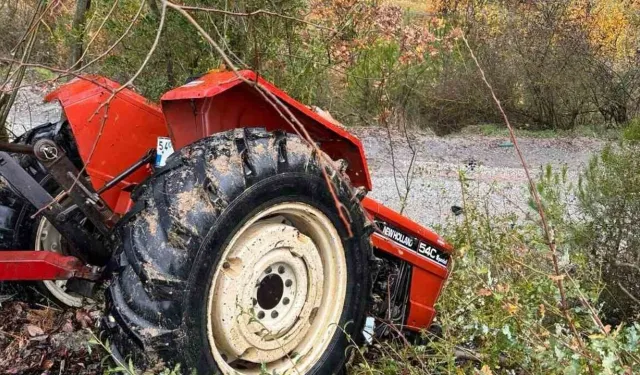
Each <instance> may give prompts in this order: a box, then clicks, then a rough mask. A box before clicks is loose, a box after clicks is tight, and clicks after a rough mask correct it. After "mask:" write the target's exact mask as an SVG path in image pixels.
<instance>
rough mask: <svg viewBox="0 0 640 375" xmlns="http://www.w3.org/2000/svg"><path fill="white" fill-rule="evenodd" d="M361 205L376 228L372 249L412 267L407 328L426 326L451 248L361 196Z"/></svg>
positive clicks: (430, 232)
mask: <svg viewBox="0 0 640 375" xmlns="http://www.w3.org/2000/svg"><path fill="white" fill-rule="evenodd" d="M362 206H363V207H364V209H365V210H366V211H367V213H368V214H369V215H370V216H371V218H372V220H374V221H375V222H376V224H377V227H378V230H377V231H375V232H374V233H373V234H372V235H371V242H372V244H373V247H374V248H376V249H378V250H379V251H382V252H385V253H387V254H390V255H393V256H395V257H397V258H399V259H402V260H404V261H406V262H407V263H409V264H411V265H412V266H413V272H412V275H411V287H410V289H409V315H408V317H407V328H410V329H414V330H419V329H423V328H426V327H428V326H429V325H430V324H431V322H432V321H433V318H434V317H435V314H436V311H435V309H434V305H435V303H436V300H437V299H438V297H439V296H440V291H441V290H442V287H443V286H444V282H445V281H446V279H447V277H448V276H449V259H450V256H451V252H452V251H453V248H452V246H451V245H450V244H448V243H447V242H446V241H445V240H444V239H443V238H442V237H440V236H439V235H438V234H436V233H435V232H433V231H432V230H430V229H429V228H426V227H423V226H421V225H420V224H418V223H416V222H414V221H412V220H411V219H409V218H407V217H406V216H402V215H401V214H399V213H397V212H395V211H393V210H392V209H390V208H388V207H386V206H384V205H383V204H381V203H379V202H377V201H376V200H374V199H371V198H369V197H365V198H364V199H363V200H362Z"/></svg>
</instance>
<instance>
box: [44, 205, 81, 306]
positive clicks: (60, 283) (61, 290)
mask: <svg viewBox="0 0 640 375" xmlns="http://www.w3.org/2000/svg"><path fill="white" fill-rule="evenodd" d="M34 250H36V251H43V250H47V251H53V252H56V253H60V254H63V253H64V252H63V251H62V235H61V234H60V232H58V230H57V229H56V228H55V227H54V226H53V225H51V223H50V222H49V221H48V220H47V219H46V218H44V217H43V218H42V219H40V223H39V224H38V230H37V232H36V240H35V244H34ZM42 284H43V285H44V287H45V288H47V290H48V291H49V293H51V295H53V296H54V297H55V298H56V299H57V300H58V301H60V302H61V303H63V304H65V305H67V306H72V307H80V306H82V297H78V296H74V295H71V294H69V293H67V292H66V290H67V282H66V281H65V280H45V281H42Z"/></svg>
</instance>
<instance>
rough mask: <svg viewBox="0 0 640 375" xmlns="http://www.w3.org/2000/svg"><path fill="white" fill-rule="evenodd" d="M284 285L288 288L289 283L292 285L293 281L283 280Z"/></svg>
mask: <svg viewBox="0 0 640 375" xmlns="http://www.w3.org/2000/svg"><path fill="white" fill-rule="evenodd" d="M284 285H285V286H286V287H287V288H288V287H290V286H291V285H293V281H291V280H287V281H285V282H284Z"/></svg>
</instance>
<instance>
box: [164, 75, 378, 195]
mask: <svg viewBox="0 0 640 375" xmlns="http://www.w3.org/2000/svg"><path fill="white" fill-rule="evenodd" d="M238 73H239V75H241V76H242V77H243V78H244V79H245V80H248V81H256V80H257V82H258V83H259V84H260V85H262V87H264V88H265V89H266V90H268V91H269V92H270V93H271V94H273V95H274V96H275V97H277V98H278V99H279V100H280V101H281V102H282V103H284V104H285V105H286V106H287V107H288V109H289V110H290V111H291V112H292V113H293V115H294V116H295V117H296V119H298V121H299V122H300V123H302V125H303V126H304V127H305V129H306V130H307V132H309V134H310V135H311V138H312V139H313V140H314V141H315V142H317V143H318V145H319V147H320V149H322V151H324V152H325V153H327V154H328V155H329V156H330V157H331V158H332V159H334V160H338V159H344V160H346V161H347V162H348V163H349V168H348V171H347V174H348V175H349V177H350V178H351V182H352V183H353V184H354V186H363V187H364V188H365V189H367V190H371V188H372V187H371V177H370V176H369V168H368V167H367V160H366V158H365V156H364V149H363V147H362V143H360V140H359V139H358V138H356V137H355V136H354V135H353V134H351V133H349V132H348V131H346V130H345V129H344V128H342V126H340V125H339V124H338V123H337V122H334V121H331V120H330V119H328V118H326V117H323V116H321V115H320V114H318V113H316V112H314V111H312V110H311V109H310V108H309V107H307V106H305V105H304V104H302V103H300V102H298V101H296V100H295V99H293V98H291V97H290V96H289V95H287V94H286V93H285V92H283V91H281V90H279V89H278V88H276V87H275V86H273V85H272V84H271V83H269V82H267V81H265V80H264V79H262V77H260V76H258V75H257V74H256V73H255V72H253V71H250V70H242V71H240V72H238ZM265 95H266V94H265ZM161 100H162V111H163V113H164V116H165V118H166V120H167V124H168V127H169V132H170V133H171V139H172V141H173V146H174V148H175V149H179V148H181V147H183V146H185V145H187V144H189V143H192V142H194V141H195V140H197V139H200V138H202V137H206V136H208V135H211V134H215V133H219V132H221V131H224V130H229V129H236V128H245V127H264V128H266V129H267V130H269V131H273V130H278V129H279V130H284V131H287V132H289V133H296V132H297V131H296V129H293V128H291V126H290V125H288V124H287V121H286V120H285V119H283V118H282V116H281V115H280V114H279V113H278V111H277V110H276V109H275V108H274V107H273V106H272V105H271V104H269V102H267V100H266V99H265V97H264V96H263V94H261V93H260V92H259V91H258V90H257V89H256V88H255V87H253V86H251V85H249V84H248V83H246V82H245V81H243V80H242V79H241V78H240V77H238V75H237V74H236V73H235V72H214V73H209V74H206V75H204V76H202V77H200V78H198V79H197V80H195V81H192V82H189V83H187V84H186V85H183V86H180V87H178V88H176V89H173V90H171V91H169V92H167V93H166V94H164V95H163V96H162V99H161ZM285 116H286V114H285Z"/></svg>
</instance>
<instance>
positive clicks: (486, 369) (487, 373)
mask: <svg viewBox="0 0 640 375" xmlns="http://www.w3.org/2000/svg"><path fill="white" fill-rule="evenodd" d="M480 374H482V375H493V371H491V369H490V368H489V366H487V365H482V368H481V369H480Z"/></svg>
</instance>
